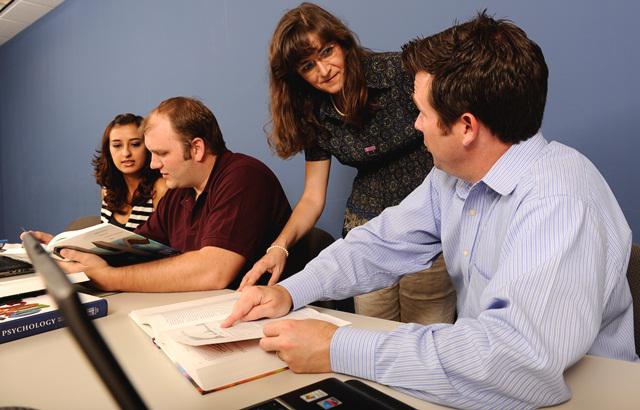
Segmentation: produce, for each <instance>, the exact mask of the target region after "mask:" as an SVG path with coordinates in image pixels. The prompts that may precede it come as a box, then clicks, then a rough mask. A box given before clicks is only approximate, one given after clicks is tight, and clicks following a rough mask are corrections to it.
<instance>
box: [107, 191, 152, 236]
mask: <svg viewBox="0 0 640 410" xmlns="http://www.w3.org/2000/svg"><path fill="white" fill-rule="evenodd" d="M151 212H153V199H152V198H149V200H148V201H147V203H146V204H144V205H137V206H134V207H133V208H132V209H131V215H129V220H128V221H127V223H126V224H124V225H123V224H121V223H120V222H118V221H117V220H116V219H115V218H114V216H113V212H111V211H110V210H108V209H107V203H106V202H104V200H103V201H102V209H100V221H102V222H105V223H107V222H108V223H111V224H114V225H117V226H121V227H123V228H125V229H127V230H129V231H134V230H135V229H136V228H137V227H138V226H140V225H142V224H144V223H145V222H147V219H149V217H150V216H151Z"/></svg>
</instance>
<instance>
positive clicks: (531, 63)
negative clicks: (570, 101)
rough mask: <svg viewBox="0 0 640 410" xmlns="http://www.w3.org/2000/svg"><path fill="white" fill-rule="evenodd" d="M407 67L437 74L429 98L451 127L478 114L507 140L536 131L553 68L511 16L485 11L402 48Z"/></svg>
mask: <svg viewBox="0 0 640 410" xmlns="http://www.w3.org/2000/svg"><path fill="white" fill-rule="evenodd" d="M402 59H403V62H404V65H405V67H406V69H407V70H408V71H409V72H410V73H411V74H412V75H415V74H416V73H417V72H419V71H425V72H427V73H429V74H431V75H432V76H433V81H432V83H431V95H430V96H428V98H429V102H430V103H431V105H432V106H433V108H434V109H435V111H436V112H437V113H438V116H439V117H440V118H439V121H440V124H441V125H442V126H443V127H444V128H445V129H450V128H451V126H452V125H453V124H454V123H455V121H457V120H458V119H459V118H460V116H461V115H462V114H464V113H465V112H469V113H471V114H473V115H475V116H476V117H477V118H478V119H479V120H480V121H481V122H482V123H483V124H484V125H486V126H487V127H488V128H489V129H490V130H491V132H492V133H493V134H495V135H496V136H497V137H498V138H499V139H500V140H501V141H503V142H506V143H517V142H519V141H524V140H526V139H528V138H530V137H531V136H533V135H534V134H535V133H536V132H537V131H538V130H539V129H540V126H541V125H542V117H543V113H544V106H545V103H546V99H547V78H548V76H549V70H548V68H547V64H546V62H545V60H544V55H543V54H542V50H541V49H540V47H539V46H538V45H537V44H536V43H535V42H533V41H532V40H530V39H529V38H528V37H527V35H526V33H525V32H524V31H523V30H522V29H521V28H519V27H518V26H516V25H515V24H513V23H512V22H511V21H508V20H494V19H493V18H492V17H489V16H487V14H486V11H483V12H481V13H479V14H478V16H477V17H476V18H474V19H472V20H470V21H468V22H466V23H463V24H459V25H455V26H453V27H451V28H448V29H447V30H445V31H443V32H441V33H438V34H435V35H433V36H431V37H427V38H424V39H422V38H418V39H415V40H413V41H411V42H410V43H408V44H406V45H405V46H403V47H402Z"/></svg>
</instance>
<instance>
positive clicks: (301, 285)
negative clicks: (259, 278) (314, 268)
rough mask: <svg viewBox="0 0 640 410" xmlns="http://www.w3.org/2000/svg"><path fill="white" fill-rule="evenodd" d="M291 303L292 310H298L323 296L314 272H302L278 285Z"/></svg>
mask: <svg viewBox="0 0 640 410" xmlns="http://www.w3.org/2000/svg"><path fill="white" fill-rule="evenodd" d="M279 285H280V286H282V287H283V288H285V289H286V290H287V291H288V292H289V295H291V300H292V302H293V306H292V310H296V309H299V308H301V307H303V306H305V305H308V304H309V303H311V302H315V301H316V300H319V299H320V298H321V297H322V296H323V292H322V285H321V283H320V281H319V280H318V278H317V275H316V274H315V273H314V272H310V271H307V270H303V271H301V272H298V273H296V274H295V275H293V276H291V277H289V278H287V279H285V280H283V281H282V282H280V283H279Z"/></svg>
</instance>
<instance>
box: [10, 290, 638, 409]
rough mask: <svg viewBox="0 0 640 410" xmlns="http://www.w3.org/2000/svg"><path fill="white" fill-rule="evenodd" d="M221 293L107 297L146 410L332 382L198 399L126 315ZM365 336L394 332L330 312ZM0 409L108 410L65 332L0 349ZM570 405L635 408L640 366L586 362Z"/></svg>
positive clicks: (278, 378)
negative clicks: (374, 331) (372, 332)
mask: <svg viewBox="0 0 640 410" xmlns="http://www.w3.org/2000/svg"><path fill="white" fill-rule="evenodd" d="M219 292H225V291H211V292H185V293H156V294H141V293H120V294H116V295H111V296H109V297H108V301H109V315H108V316H107V317H104V318H100V319H97V320H96V321H95V322H94V323H96V325H97V327H98V329H99V330H100V332H101V333H102V335H103V336H104V338H105V339H106V341H107V344H108V345H109V346H110V347H111V349H112V350H113V352H114V355H115V356H116V358H117V359H118V360H119V362H120V364H121V365H122V367H123V368H124V370H125V372H126V373H127V374H128V375H129V377H130V378H131V380H132V382H133V384H134V386H135V387H136V388H137V389H138V391H139V392H140V394H141V396H142V397H143V399H144V400H145V402H146V403H147V405H148V406H149V407H150V408H152V409H198V408H203V409H204V408H207V409H212V408H216V409H234V408H240V407H244V406H248V405H250V404H253V403H257V402H259V401H262V400H266V399H267V398H270V397H273V396H276V395H279V394H282V393H285V392H287V391H290V390H293V389H296V388H299V387H302V386H304V385H306V384H309V383H312V382H315V381H318V380H320V379H323V378H326V377H329V376H334V377H337V378H339V379H342V380H346V379H349V378H352V377H349V376H344V375H340V374H338V375H336V374H316V375H301V374H294V373H292V372H291V371H289V370H288V371H285V372H282V373H278V374H275V375H271V376H268V377H264V378H261V379H258V380H254V381H251V382H248V383H244V384H241V385H238V386H234V387H231V388H228V389H225V390H222V391H219V392H214V393H210V394H206V395H201V394H200V393H198V392H197V391H196V389H195V388H194V387H193V386H192V385H191V383H190V382H189V381H188V380H187V379H186V378H185V377H183V376H182V375H181V374H180V373H179V372H178V370H177V369H176V367H175V366H174V365H173V363H172V362H171V361H170V360H169V359H168V358H167V356H165V354H164V353H163V352H162V351H160V350H159V349H157V348H156V347H155V345H154V344H153V343H152V342H151V341H150V339H149V337H148V336H147V335H146V334H144V333H143V332H142V330H140V329H139V328H138V327H137V326H136V325H135V324H134V323H133V321H132V320H131V319H129V317H128V314H129V312H130V311H131V310H134V309H140V308H145V307H151V306H158V305H164V304H169V303H175V302H180V301H185V300H190V299H196V298H202V297H207V296H212V295H214V294H216V293H219ZM332 314H335V315H336V316H340V317H343V318H345V319H347V320H349V321H351V322H352V323H353V326H356V327H363V328H369V329H388V330H389V329H393V328H394V327H395V326H397V325H398V323H396V322H391V321H386V320H380V319H373V318H368V317H363V316H358V315H352V314H349V313H344V312H332ZM0 372H1V373H2V377H1V379H2V380H1V381H0V406H18V405H20V406H29V407H34V408H37V409H87V408H91V409H113V408H117V405H116V403H115V402H114V401H113V400H112V398H111V396H110V395H109V392H108V391H107V390H106V388H105V387H104V386H103V385H102V382H101V380H100V379H99V377H98V376H97V374H95V372H94V371H93V368H92V367H91V365H90V364H89V363H88V362H87V360H86V359H85V358H84V355H82V353H81V352H80V350H79V348H78V347H77V346H76V345H75V342H74V341H73V339H72V338H71V335H70V334H69V333H68V331H67V330H66V329H59V330H54V331H50V332H46V333H43V334H40V335H35V336H30V337H28V338H24V339H19V340H16V341H13V342H9V343H5V344H2V345H0ZM566 376H567V380H568V383H569V385H570V386H571V389H572V391H573V396H574V397H573V399H572V400H571V401H569V402H567V403H564V404H563V405H561V406H560V408H576V409H588V408H593V409H603V408H611V409H614V408H615V409H638V408H640V365H639V364H635V363H627V362H621V361H617V360H609V359H602V358H597V357H590V356H589V357H585V358H584V359H582V360H581V361H580V362H578V363H577V364H576V365H575V366H574V367H572V368H571V369H569V370H568V372H567V375H566ZM369 383H370V384H372V385H373V386H375V387H376V388H378V389H379V390H382V391H384V392H385V393H387V394H390V395H392V396H394V397H396V398H398V399H400V400H402V401H404V402H406V403H407V404H409V405H411V406H413V407H416V408H419V409H430V408H441V407H439V406H437V405H435V404H432V403H428V402H424V401H421V400H418V399H416V398H414V397H411V396H408V395H405V394H403V393H400V392H397V391H395V390H392V389H390V388H388V387H386V386H381V385H379V384H376V383H371V382H369Z"/></svg>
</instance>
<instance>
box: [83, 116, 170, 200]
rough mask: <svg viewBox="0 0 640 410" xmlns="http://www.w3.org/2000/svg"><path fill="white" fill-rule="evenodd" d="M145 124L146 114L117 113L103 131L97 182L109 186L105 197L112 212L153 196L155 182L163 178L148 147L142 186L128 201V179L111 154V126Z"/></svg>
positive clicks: (96, 164) (96, 160)
mask: <svg viewBox="0 0 640 410" xmlns="http://www.w3.org/2000/svg"><path fill="white" fill-rule="evenodd" d="M140 124H142V117H141V116H139V115H135V114H131V113H127V114H118V115H116V116H115V118H114V119H113V120H111V122H109V124H107V127H106V128H105V130H104V133H103V134H102V141H101V143H100V147H101V148H100V149H99V150H96V154H95V155H94V156H93V160H92V161H91V163H92V165H93V169H94V176H95V177H96V183H97V184H98V185H100V186H102V187H104V188H105V190H106V193H105V196H104V201H105V203H106V204H107V209H109V210H110V211H111V212H121V211H123V210H124V209H125V207H126V206H127V205H131V206H136V205H144V204H145V203H146V202H147V201H148V200H149V198H152V197H153V185H154V183H155V182H156V180H157V179H158V178H160V172H159V171H158V170H157V169H151V167H150V164H151V153H150V152H149V151H148V150H147V149H146V147H145V151H146V156H145V160H144V165H143V166H142V169H141V170H140V177H141V181H140V184H139V185H138V189H136V192H134V194H133V198H131V203H130V204H129V202H128V193H129V192H128V188H127V184H126V183H125V181H124V176H123V175H122V172H120V171H119V170H118V168H116V164H115V163H114V162H113V158H111V151H110V150H109V136H110V135H111V130H112V129H113V128H114V127H117V126H123V125H135V126H136V127H139V126H140Z"/></svg>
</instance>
